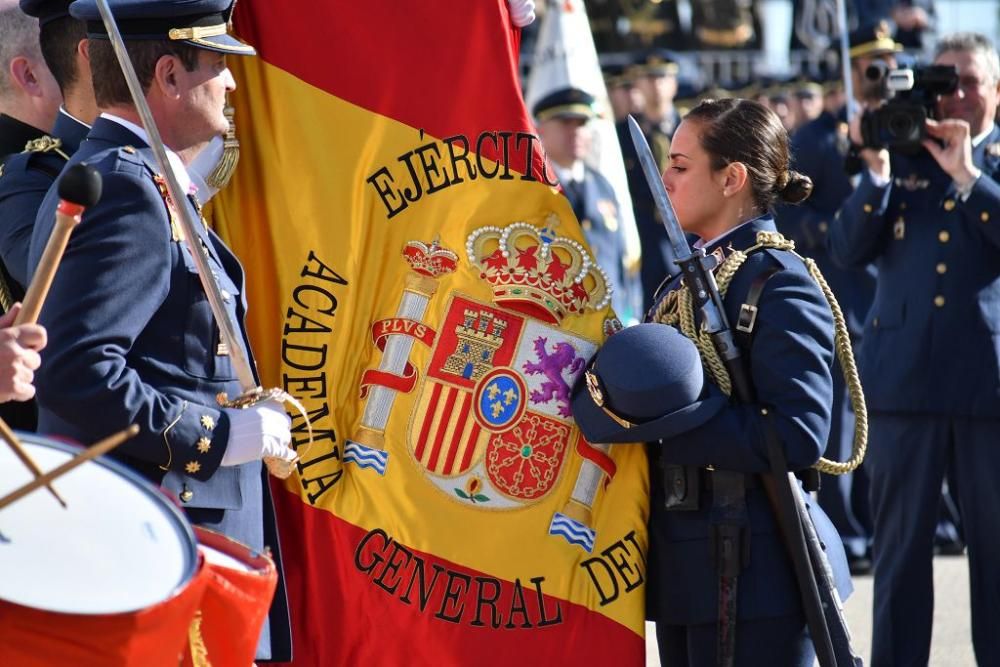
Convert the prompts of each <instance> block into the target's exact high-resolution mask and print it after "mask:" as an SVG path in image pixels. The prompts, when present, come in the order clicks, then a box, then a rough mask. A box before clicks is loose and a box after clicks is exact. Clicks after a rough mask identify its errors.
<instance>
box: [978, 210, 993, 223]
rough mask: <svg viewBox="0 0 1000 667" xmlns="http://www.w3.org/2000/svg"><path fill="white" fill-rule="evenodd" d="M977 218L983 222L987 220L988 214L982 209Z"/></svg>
mask: <svg viewBox="0 0 1000 667" xmlns="http://www.w3.org/2000/svg"><path fill="white" fill-rule="evenodd" d="M979 219H980V220H982V221H983V222H989V219H990V214H989V213H987V212H986V211H983V212H982V213H980V214H979Z"/></svg>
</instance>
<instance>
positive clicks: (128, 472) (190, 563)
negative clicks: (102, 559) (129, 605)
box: [4, 431, 200, 616]
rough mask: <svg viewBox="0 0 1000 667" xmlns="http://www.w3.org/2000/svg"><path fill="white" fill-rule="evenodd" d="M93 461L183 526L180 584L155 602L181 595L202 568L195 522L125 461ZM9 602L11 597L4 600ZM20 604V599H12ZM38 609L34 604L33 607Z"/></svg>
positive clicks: (40, 439)
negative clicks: (132, 487)
mask: <svg viewBox="0 0 1000 667" xmlns="http://www.w3.org/2000/svg"><path fill="white" fill-rule="evenodd" d="M15 433H16V434H17V437H18V438H20V440H21V442H24V443H28V444H32V445H42V446H46V447H49V446H50V447H52V448H53V449H56V450H59V451H61V452H65V453H67V454H69V455H70V456H76V455H77V454H79V453H80V450H81V449H83V447H81V446H80V445H73V444H70V443H68V442H64V441H62V440H58V439H55V438H52V437H49V436H44V435H40V434H38V433H27V432H24V431H15ZM89 463H96V464H97V465H100V466H104V467H105V468H107V469H109V470H111V471H112V472H115V473H118V474H119V475H121V476H122V477H125V478H126V479H127V480H128V481H130V482H132V483H133V485H135V486H137V487H138V488H139V489H140V490H141V491H142V492H143V493H144V494H146V495H147V496H149V497H150V498H151V499H152V500H153V502H154V504H155V505H157V506H159V507H162V508H166V510H167V513H168V515H169V519H170V520H171V521H172V522H173V523H175V524H176V525H177V527H179V528H180V530H179V531H178V532H179V533H181V535H182V537H183V538H184V539H185V540H186V544H185V545H184V560H185V563H184V575H183V577H182V579H181V581H180V583H178V584H177V586H176V587H175V588H174V589H173V590H171V591H170V593H169V595H167V596H166V597H164V598H163V599H162V600H160V601H158V602H157V603H155V604H156V605H159V604H163V603H165V602H169V601H170V600H173V599H174V598H175V597H177V596H178V595H180V594H181V593H182V592H183V591H184V589H185V588H187V586H188V585H189V584H190V583H191V582H192V581H193V580H194V577H195V574H196V573H197V571H198V566H199V563H200V561H199V558H198V541H197V539H196V538H195V536H194V530H193V529H192V528H191V522H190V521H189V520H188V518H187V517H186V516H184V512H183V511H182V510H181V509H180V508H179V507H177V506H176V505H175V504H174V503H172V502H171V501H170V500H169V499H168V498H167V497H166V496H165V495H164V494H163V492H162V491H160V490H159V489H158V488H157V487H156V486H155V485H154V484H153V483H152V482H150V481H149V480H147V479H146V478H144V477H143V476H142V475H140V474H139V473H137V472H136V471H134V470H132V469H130V468H129V467H128V466H126V465H125V464H123V463H120V462H118V461H115V460H114V459H111V458H108V456H99V457H97V458H96V459H93V460H92V461H90V462H89ZM4 602H8V601H6V600H5V601H4ZM11 604H17V603H11ZM152 606H154V605H150V606H146V607H139V608H136V609H126V610H122V611H117V612H113V613H111V614H106V613H89V612H72V613H73V615H77V616H115V615H118V614H134V613H135V612H138V611H142V610H144V609H149V608H151V607H152ZM29 608H31V609H34V607H29ZM42 611H46V612H50V613H58V614H64V613H67V612H60V611H51V610H48V609H43V610H42Z"/></svg>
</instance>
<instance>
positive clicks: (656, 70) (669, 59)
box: [630, 49, 680, 77]
mask: <svg viewBox="0 0 1000 667" xmlns="http://www.w3.org/2000/svg"><path fill="white" fill-rule="evenodd" d="M630 71H631V72H632V73H633V74H634V75H635V76H653V77H659V76H677V73H678V72H679V71H680V63H679V62H678V60H677V56H675V55H674V53H673V52H672V51H668V50H667V49H647V50H645V51H641V52H639V53H637V54H636V55H635V57H634V58H633V61H632V67H631V69H630Z"/></svg>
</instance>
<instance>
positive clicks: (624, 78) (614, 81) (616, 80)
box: [601, 63, 632, 88]
mask: <svg viewBox="0 0 1000 667" xmlns="http://www.w3.org/2000/svg"><path fill="white" fill-rule="evenodd" d="M601 69H602V70H603V72H604V83H605V85H607V87H608V88H617V87H620V86H624V87H628V86H631V85H632V77H631V76H629V73H628V71H627V69H628V68H627V67H626V66H625V65H622V64H618V63H615V64H612V65H605V66H603V67H602V68H601Z"/></svg>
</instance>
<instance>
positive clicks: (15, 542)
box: [0, 433, 249, 667]
mask: <svg viewBox="0 0 1000 667" xmlns="http://www.w3.org/2000/svg"><path fill="white" fill-rule="evenodd" d="M19 435H20V437H21V439H22V443H23V444H24V448H25V449H26V450H27V452H28V454H30V455H31V457H32V458H33V459H34V460H35V461H36V463H38V466H39V467H40V468H41V469H42V470H43V471H47V470H51V469H52V468H55V467H56V466H58V465H59V464H61V463H64V462H65V461H67V460H68V459H70V458H72V457H73V455H74V454H75V453H76V452H78V451H79V450H78V449H77V448H75V447H72V446H70V445H67V444H63V443H61V442H56V441H54V440H51V439H47V438H43V437H41V436H37V435H34V434H25V433H22V434H19ZM32 479H33V476H32V474H31V472H30V471H29V470H28V469H27V468H26V467H25V466H24V464H23V463H21V461H20V460H18V459H17V458H16V456H15V454H14V453H13V451H11V449H10V448H9V447H8V446H7V445H6V443H4V442H3V441H2V440H0V496H4V495H6V494H7V493H9V492H10V491H13V490H14V489H16V488H18V487H20V486H21V485H23V484H26V483H27V482H29V481H31V480H32ZM53 486H54V487H55V488H56V490H57V491H58V492H59V494H60V495H61V496H62V497H63V498H65V499H66V503H67V505H68V508H66V509H64V508H63V507H62V506H61V505H59V503H58V502H57V501H56V500H55V498H53V497H52V495H51V494H49V493H48V491H46V490H45V489H44V488H42V489H38V490H36V491H34V492H33V493H31V494H29V495H27V496H25V497H24V498H21V499H20V500H18V501H16V502H14V503H12V504H11V505H8V506H7V507H6V508H4V509H2V510H0V665H19V666H35V665H39V666H40V665H80V666H90V665H93V666H95V667H96V666H97V665H100V666H101V667H108V666H116V667H119V666H121V667H123V666H131V665H136V666H139V665H142V666H143V667H147V666H149V665H164V666H167V665H170V666H171V667H176V665H177V664H178V660H179V659H180V656H181V655H182V654H183V653H184V651H185V647H186V645H187V641H188V630H189V626H190V623H191V620H192V618H193V617H194V614H195V611H196V609H197V607H198V603H199V602H200V600H201V596H202V592H203V590H204V587H205V585H206V583H207V582H206V578H205V577H203V576H196V574H198V573H199V568H200V567H201V565H200V561H199V557H198V551H197V547H196V542H195V539H194V534H193V532H192V530H191V526H190V524H189V523H188V521H187V519H185V518H184V516H183V514H182V513H181V512H180V510H178V509H177V508H176V507H175V506H174V504H173V503H171V502H170V501H169V500H167V499H166V498H165V497H164V496H163V495H161V494H160V492H159V491H158V490H157V489H156V488H155V487H153V486H152V485H151V484H149V483H148V482H146V481H145V480H144V479H142V478H141V477H140V476H139V475H137V474H136V473H135V472H133V471H131V470H129V469H127V468H126V467H125V466H123V465H121V464H119V463H116V462H115V461H112V460H110V459H108V458H106V457H102V458H100V459H96V460H93V461H89V462H87V463H84V464H83V465H81V466H79V467H77V468H76V469H74V470H71V471H70V472H68V473H66V474H65V475H63V476H62V477H59V478H57V479H56V480H55V481H54V482H53ZM247 664H249V663H247Z"/></svg>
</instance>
